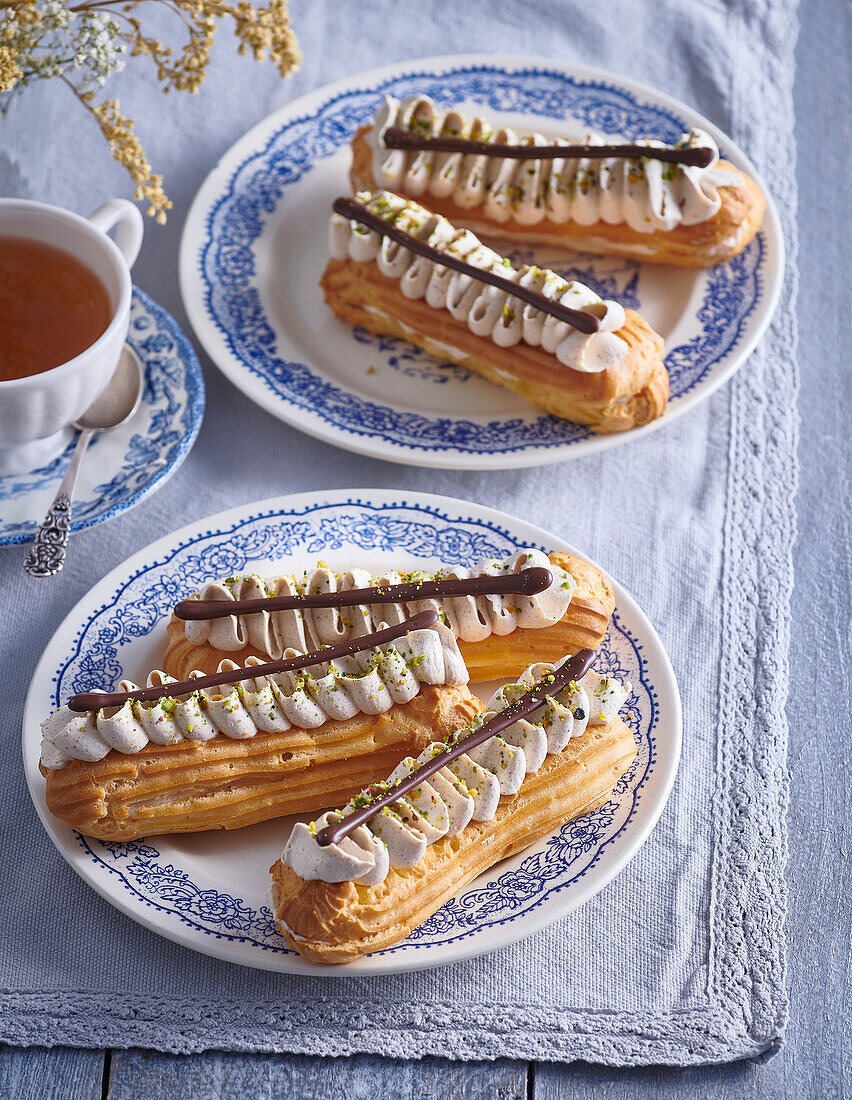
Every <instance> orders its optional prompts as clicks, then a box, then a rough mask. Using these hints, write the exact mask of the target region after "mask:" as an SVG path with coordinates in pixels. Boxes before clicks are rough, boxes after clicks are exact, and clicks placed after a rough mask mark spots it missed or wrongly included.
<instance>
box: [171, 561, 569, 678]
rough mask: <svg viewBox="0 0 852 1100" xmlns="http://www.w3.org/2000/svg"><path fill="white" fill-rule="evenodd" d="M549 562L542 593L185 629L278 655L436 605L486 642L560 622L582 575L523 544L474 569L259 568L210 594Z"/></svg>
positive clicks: (461, 632) (336, 585)
mask: <svg viewBox="0 0 852 1100" xmlns="http://www.w3.org/2000/svg"><path fill="white" fill-rule="evenodd" d="M534 566H543V567H545V568H547V569H549V570H550V571H551V573H552V574H553V583H552V584H551V585H550V587H549V588H546V589H545V590H544V591H543V592H539V593H538V595H536V596H529V597H527V596H516V595H506V596H499V595H498V596H453V597H447V598H445V599H442V600H413V601H409V602H407V603H404V604H403V603H391V604H373V605H372V606H369V605H364V604H359V605H357V606H355V607H324V608H310V609H306V610H304V611H300V610H293V611H273V612H269V611H260V612H255V613H253V614H250V615H230V616H228V617H227V618H222V619H205V620H198V621H194V622H193V621H187V622H186V623H185V625H184V631H185V634H186V637H187V638H188V639H189V641H191V642H193V643H195V644H202V643H204V642H207V643H209V644H210V645H211V646H212V647H213V648H214V649H218V650H221V651H222V652H224V653H235V652H238V651H239V650H241V649H245V647H246V646H252V647H253V648H254V649H256V650H257V651H258V652H260V653H266V654H267V655H268V656H269V657H271V658H272V659H273V660H278V659H279V658H280V657H281V656H282V655H283V654H284V652H285V650H287V649H295V650H296V651H297V652H299V653H310V652H311V651H313V650H315V649H319V648H320V647H321V646H324V645H338V644H339V643H341V642H347V641H350V640H351V639H353V638H360V637H362V636H363V635H364V634H369V633H370V632H371V631H373V630H376V629H377V624H378V623H379V622H380V621H381V622H385V623H387V624H388V625H389V626H396V625H397V623H401V622H402V621H403V620H404V619H407V618H410V617H411V616H412V615H416V614H417V612H418V611H436V612H437V613H438V615H439V616H440V617H441V621H442V622H443V623H445V624H446V626H447V627H449V629H450V630H451V631H452V633H453V635H454V636H455V637H456V638H461V639H462V641H465V642H477V641H482V640H483V639H484V638H487V637H489V635H491V634H497V635H500V636H503V635H506V634H511V633H512V632H513V631H514V630H517V629H518V628H519V627H521V628H524V629H528V630H529V629H536V628H540V627H546V626H552V625H553V624H554V623H558V622H559V620H560V619H561V618H562V616H563V615H564V614H565V612H566V611H567V610H568V605H569V604H570V602H571V596H572V594H573V592H574V590H575V588H576V587H577V584H576V581H575V580H574V578H573V577H572V576H571V574H570V573H567V572H566V571H565V570H564V569H560V568H558V567H557V566H554V565H553V564H552V563H551V562H550V560H549V559H548V557H547V555H546V554H543V553H542V552H541V550H536V549H534V548H528V549H524V550H518V551H517V552H516V553H515V554H512V556H511V557H509V558H506V559H505V560H503V561H500V560H498V559H496V558H484V559H483V560H482V561H479V562H477V564H476V565H474V566H473V568H472V569H465V568H464V567H462V566H453V567H451V568H446V569H442V570H441V571H440V573H439V574H436V573H406V574H405V575H403V574H401V573H397V572H394V571H388V572H387V573H383V574H382V575H381V576H380V577H374V576H372V575H371V574H370V573H368V572H367V570H366V569H350V570H348V571H347V572H345V573H335V572H334V571H333V570H331V569H328V568H326V567H325V566H318V567H317V568H316V569H312V570H310V571H308V572H306V573H305V574H303V576H302V577H300V578H297V577H296V576H294V575H293V574H285V575H283V576H279V577H271V578H267V579H264V578H263V577H260V576H258V575H257V574H254V573H252V574H249V575H248V576H240V577H229V578H228V579H227V580H224V581H217V582H216V583H214V584H208V585H206V586H205V587H204V588H203V589H202V590H201V591H200V592H199V598H200V599H202V600H231V601H233V600H252V599H263V598H264V597H269V596H296V595H304V594H306V593H307V594H312V593H325V592H339V591H349V590H350V589H353V588H371V587H374V586H378V585H393V584H402V583H404V582H406V581H433V580H436V579H438V578H439V577H440V578H441V579H450V578H454V577H457V578H459V579H464V578H467V577H479V576H497V577H502V576H505V575H506V573H509V572H512V573H517V572H519V571H520V570H522V569H529V568H532V567H534Z"/></svg>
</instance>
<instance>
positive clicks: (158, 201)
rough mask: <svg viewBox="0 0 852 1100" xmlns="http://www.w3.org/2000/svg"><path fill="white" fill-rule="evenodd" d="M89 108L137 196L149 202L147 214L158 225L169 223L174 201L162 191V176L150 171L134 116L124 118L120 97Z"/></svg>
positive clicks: (135, 196)
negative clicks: (119, 105) (169, 213)
mask: <svg viewBox="0 0 852 1100" xmlns="http://www.w3.org/2000/svg"><path fill="white" fill-rule="evenodd" d="M90 110H91V111H92V114H93V115H94V116H95V118H96V119H97V120H98V125H99V126H100V128H101V133H102V134H103V135H104V137H105V138H106V139H107V141H108V142H109V149H110V152H111V153H112V155H113V156H114V157H115V159H116V160H117V161H118V163H119V164H123V165H124V167H125V168H126V169H127V171H128V172H129V173H130V178H131V179H132V180H133V182H134V183H135V184H136V194H135V195H134V198H136V199H145V200H146V201H147V202H148V204H149V205H148V213H149V214H151V215H152V216H153V217H155V218H156V219H157V222H158V224H159V225H165V224H166V211H167V210H171V208H172V203H171V200H170V199H169V198H168V197H167V195H166V193H165V191H163V177H162V176H158V175H157V174H156V173H154V172H152V171H151V165H150V164H149V163H148V158H147V157H146V156H145V150H144V149H143V148H142V145H141V143H140V141H139V138H138V137H136V135H135V134H134V133H133V126H134V122H133V119H132V118H125V117H124V116H123V115H122V114H120V113H119V110H118V100H117V99H108V100H107V101H106V103H100V104H99V105H98V106H97V107H91V108H90Z"/></svg>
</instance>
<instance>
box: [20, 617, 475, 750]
mask: <svg viewBox="0 0 852 1100" xmlns="http://www.w3.org/2000/svg"><path fill="white" fill-rule="evenodd" d="M285 656H294V657H295V656H297V653H296V652H295V650H293V651H289V652H288V653H286V654H285ZM260 664H262V662H261V661H259V660H258V658H256V657H250V658H249V659H248V661H247V662H246V664H245V667H246V668H247V669H248V668H251V667H252V666H255V667H256V666H258V665H260ZM239 667H240V666H239V665H237V664H235V663H234V662H233V661H230V660H225V661H222V662H221V663H220V665H219V671H230V670H231V669H236V668H239ZM201 675H202V673H200V672H194V673H192V674H191V678H192V679H195V678H198V677H200V676H201ZM467 681H468V673H467V668H466V667H465V664H464V661H463V660H462V656H461V653H459V648H458V645H457V644H456V640H455V637H454V636H453V633H452V631H451V630H449V629H448V628H447V627H445V626H443V625H442V624H441V623H438V624H436V626H435V627H433V628H430V629H429V630H412V631H409V632H408V633H407V634H405V635H404V636H403V637H402V638H399V639H397V640H396V641H395V642H392V643H387V644H386V645H384V646H380V647H377V648H375V649H367V650H364V651H363V652H361V653H356V654H354V655H353V656H351V657H339V658H337V659H336V660H334V661H329V662H326V663H325V664H318V665H314V666H311V669H310V670H308V669H302V670H299V671H297V672H284V673H280V674H278V675H272V676H257V677H251V678H247V679H245V680H240V681H238V682H237V683H236V684H234V685H223V686H222V687H221V688H208V689H200V690H196V691H193V692H190V693H189V694H187V695H181V696H175V697H173V698H167V697H166V698H162V699H158V700H156V701H155V702H153V703H142V702H138V701H134V702H131V701H128V702H126V703H124V704H123V705H122V706H121V707H118V708H112V709H111V710H108V711H107V710H99V711H89V712H87V713H78V712H76V711H72V710H70V709H69V708H68V707H60V708H59V709H58V710H57V711H55V712H54V713H53V714H52V715H51V716H50V717H49V718H48V719H47V720H46V721H45V722H43V723H42V727H41V728H42V746H41V763H42V764H43V765H44V767H45V768H48V769H50V770H56V769H59V768H62V767H64V766H65V764H67V763H68V761H69V760H91V761H94V760H100V759H102V758H103V757H104V756H106V754H107V753H108V752H110V750H111V749H115V750H116V751H117V752H121V753H127V754H133V753H137V752H140V751H141V750H142V749H144V748H145V746H146V745H147V744H148V743H149V742H151V743H153V744H155V745H176V744H179V743H180V742H182V741H209V740H210V739H211V738H213V737H216V736H218V735H219V734H222V735H224V736H225V737H230V738H232V739H233V740H237V741H241V740H244V739H246V738H250V737H255V736H256V735H257V734H258V733H276V732H283V731H285V730H288V729H291V728H292V727H294V726H296V727H298V728H299V729H316V728H317V727H318V726H322V725H324V724H325V723H326V722H329V721H334V720H336V721H344V720H346V719H347V718H353V717H355V715H356V714H382V713H384V712H385V711H387V710H390V708H391V707H392V706H393V705H394V704H400V703H408V702H410V701H411V700H412V699H413V698H414V696H415V695H417V694H418V692H419V691H420V685H421V684H433V685H439V684H447V685H453V684H466V683H467ZM173 682H174V680H173V678H172V677H170V676H168V675H166V673H164V672H160V671H155V672H152V673H151V674H150V675H149V676H148V684H147V686H148V687H159V686H162V685H164V684H168V683H173ZM136 689H137V685H136V684H134V683H133V682H132V681H130V680H122V681H121V689H120V690H121V691H136Z"/></svg>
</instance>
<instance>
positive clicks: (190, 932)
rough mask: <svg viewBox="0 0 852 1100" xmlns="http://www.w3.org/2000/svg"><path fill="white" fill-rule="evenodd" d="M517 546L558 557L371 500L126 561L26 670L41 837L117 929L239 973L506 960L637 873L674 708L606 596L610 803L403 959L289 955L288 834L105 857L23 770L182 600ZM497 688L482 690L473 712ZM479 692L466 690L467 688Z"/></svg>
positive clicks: (186, 540) (536, 852) (522, 533)
mask: <svg viewBox="0 0 852 1100" xmlns="http://www.w3.org/2000/svg"><path fill="white" fill-rule="evenodd" d="M520 546H540V547H541V548H542V549H547V550H570V549H571V548H570V547H569V546H567V544H565V543H564V542H563V541H562V540H561V539H558V538H556V537H554V536H552V535H550V534H548V533H547V532H546V531H543V530H542V529H541V528H538V527H534V526H532V525H531V524H529V523H526V522H524V521H522V520H518V519H514V518H512V517H510V516H507V515H505V514H504V513H502V512H496V511H493V510H492V509H488V508H484V507H482V506H480V505H478V504H470V503H467V502H465V501H459V500H452V499H449V498H446V497H439V496H432V495H429V494H412V495H411V496H409V497H408V498H407V499H404V500H400V499H399V494H397V493H392V492H384V491H380V490H364V491H360V492H357V491H356V492H352V493H349V494H348V493H346V492H332V493H323V494H308V493H305V494H300V495H298V496H291V497H283V498H279V499H277V500H270V501H264V502H262V503H259V504H252V505H247V506H241V507H239V508H233V509H231V510H229V511H227V512H222V513H220V514H219V515H216V516H212V517H210V518H209V519H207V520H205V521H203V522H200V523H195V524H192V525H190V526H188V527H184V528H183V529H182V530H180V531H176V532H175V533H174V534H172V535H169V536H167V537H166V538H164V539H160V540H159V541H158V542H156V543H153V544H152V545H151V546H149V547H147V548H146V549H145V550H142V551H141V552H140V553H138V554H136V555H134V556H133V557H132V558H130V559H128V561H126V562H125V563H124V564H123V565H121V566H119V567H118V568H117V569H115V570H113V572H112V573H110V574H109V576H107V577H105V578H104V579H103V580H102V581H101V582H100V583H99V584H97V585H96V586H95V587H94V588H93V589H92V590H91V592H89V594H88V595H87V596H86V597H85V598H84V599H83V600H81V601H80V603H78V604H77V606H76V607H75V608H74V610H73V611H72V612H71V613H70V615H69V616H68V617H67V619H66V620H65V622H64V623H63V624H62V625H61V626H60V628H59V629H58V630H57V632H56V634H55V635H54V636H53V638H52V640H51V642H50V644H49V645H48V647H47V649H46V650H45V653H44V655H43V657H42V659H41V661H40V662H39V665H38V668H37V669H36V672H35V675H34V677H33V681H32V684H31V685H30V690H29V692H28V695H27V703H26V709H25V713H24V723H23V754H24V767H25V771H26V775H27V782H28V784H29V789H30V793H31V795H32V798H33V801H34V803H35V806H36V809H37V810H38V813H39V815H40V817H41V820H42V822H43V824H44V827H45V829H46V830H47V832H48V834H49V835H50V837H51V839H52V840H53V842H54V844H55V845H56V847H57V848H58V850H59V852H60V853H61V854H62V856H63V857H64V858H65V859H66V860H67V861H68V863H69V864H70V865H71V866H72V867H73V868H74V870H75V871H77V873H78V874H79V875H80V876H81V877H82V878H83V879H84V880H85V881H86V882H87V883H88V884H89V885H90V886H92V887H93V888H94V889H95V890H97V891H98V892H99V893H100V894H102V895H103V896H104V897H105V898H106V899H107V900H108V901H109V902H111V903H112V904H113V905H114V906H115V907H116V908H118V909H120V910H121V911H122V912H123V913H125V914H127V915H128V916H130V917H132V918H133V919H134V920H136V921H138V922H139V923H140V924H143V925H145V926H146V927H148V928H151V929H152V930H153V931H155V932H157V933H159V934H160V935H163V936H166V937H167V938H169V939H172V940H175V941H176V942H178V943H181V944H183V945H184V946H186V947H191V948H194V949H195V950H197V951H201V952H204V953H206V954H209V955H214V956H216V957H218V958H223V959H226V960H228V961H230V962H235V963H241V964H243V965H246V966H256V967H262V968H264V969H268V970H278V971H289V972H299V973H316V974H322V975H324V976H329V975H342V974H346V975H352V974H355V975H366V974H380V973H398V972H402V971H406V970H420V969H425V968H428V967H433V966H442V965H445V964H447V963H451V962H456V961H458V960H461V959H466V958H471V957H474V956H476V955H481V954H483V953H485V952H488V951H492V950H494V949H495V948H498V947H502V946H505V945H507V944H511V943H513V942H515V941H516V940H519V939H522V938H524V937H526V936H529V935H532V934H533V933H534V932H536V931H538V930H539V929H541V928H544V927H545V926H547V925H549V924H551V923H553V922H554V921H555V920H558V919H559V918H560V917H562V916H564V915H565V914H566V913H569V912H571V910H573V909H575V908H576V907H577V906H579V905H581V904H583V902H585V901H586V900H588V899H589V898H590V897H592V896H593V895H594V894H596V893H597V892H598V891H599V890H601V889H602V888H603V887H604V886H605V885H606V883H607V882H609V881H610V879H612V878H613V877H614V876H615V875H616V874H617V873H618V872H619V871H620V870H621V869H622V868H623V867H624V866H625V865H626V864H627V862H628V861H629V860H630V859H631V858H632V857H633V856H634V855H635V853H636V852H637V851H638V849H639V848H640V847H641V845H642V844H643V843H644V841H645V839H646V838H647V836H648V834H649V833H650V831H651V829H652V828H653V827H654V824H655V823H656V821H657V818H658V817H659V815H660V813H661V812H662V809H663V806H664V805H665V803H666V801H667V799H668V796H669V792H670V790H671V786H672V783H673V781H674V776H675V772H676V770H677V765H678V760H679V757H680V742H681V711H680V697H679V695H678V689H677V684H676V683H675V679H674V674H673V672H672V668H671V664H670V662H669V659H668V657H667V655H666V653H665V650H664V649H663V646H662V643H661V642H660V639H659V637H658V636H657V634H656V632H655V631H654V629H653V627H652V626H651V624H650V623H649V622H648V620H647V619H646V618H645V616H644V615H643V613H642V612H641V611H640V610H639V608H638V607H637V606H636V604H635V603H634V602H633V600H632V599H631V598H630V596H629V595H628V594H627V593H626V592H625V591H624V590H623V589H622V588H621V587H620V586H619V585H617V584H616V585H615V586H614V587H615V598H616V614H615V616H614V618H613V621H612V624H611V627H610V630H609V632H608V634H607V636H606V638H605V639H604V643H603V645H602V647H601V649H600V655H599V657H598V661H597V667H598V668H599V669H600V670H601V671H606V672H608V673H609V674H611V675H614V676H618V677H619V678H621V679H623V680H630V682H631V683H632V685H633V691H632V694H631V695H630V698H629V700H628V703H627V712H626V714H625V720H626V721H628V723H629V724H630V725H631V727H632V729H633V733H634V736H635V738H636V743H637V746H638V750H639V751H638V755H637V758H636V761H635V763H634V764H633V766H632V767H631V769H630V770H629V771H628V772H627V773H626V774H625V776H624V777H623V778H622V780H621V781H620V783H619V784H618V787H617V788H616V790H615V792H614V794H613V797H612V798H610V799H609V800H608V801H607V802H606V804H605V805H603V806H601V807H600V809H598V810H596V811H595V812H594V813H592V814H589V815H587V816H586V817H583V818H580V819H578V820H577V821H574V822H571V823H569V824H568V825H565V826H564V827H563V828H561V829H558V830H556V831H555V832H553V833H552V834H551V835H550V836H547V837H545V838H543V839H542V840H540V841H539V842H537V843H535V844H533V845H532V846H531V847H530V848H528V849H527V850H526V851H525V852H522V853H520V854H519V855H518V856H515V857H514V858H512V859H509V860H505V861H504V862H503V863H501V864H499V865H497V866H496V867H494V868H492V869H491V870H490V871H488V872H486V873H485V874H483V875H481V876H480V877H479V879H477V880H476V881H475V882H473V883H471V885H470V886H468V887H466V888H465V889H464V890H462V891H461V892H460V893H459V894H458V895H457V897H456V898H454V899H453V900H452V901H450V902H448V903H447V904H446V905H444V906H443V907H442V908H441V909H440V910H439V911H438V912H437V913H435V914H434V915H433V916H432V917H431V918H429V920H427V921H426V922H425V923H424V924H423V925H421V926H420V927H419V928H417V929H416V930H415V931H414V932H413V933H412V935H411V936H409V938H408V939H407V940H405V941H404V942H403V943H401V944H398V945H397V946H395V947H391V948H389V949H388V950H386V951H382V952H379V953H377V954H375V955H372V956H370V957H368V958H366V959H363V960H361V961H359V962H357V963H354V964H350V965H348V966H346V967H343V968H328V967H320V966H315V965H312V964H309V963H306V962H304V961H303V960H302V959H301V958H300V957H299V956H298V955H296V954H295V953H294V952H292V951H290V950H289V949H288V948H287V947H286V945H285V944H284V942H283V941H282V939H281V938H280V936H279V935H278V932H277V931H276V928H275V924H274V921H273V919H272V914H271V912H270V910H269V907H268V903H267V900H266V892H267V886H268V883H269V874H268V868H269V867H270V865H271V864H272V863H273V862H274V861H275V860H276V859H277V858H278V856H279V855H280V854H281V850H282V847H283V844H284V841H285V840H286V837H287V835H288V830H289V824H290V822H291V821H292V819H282V820H279V821H270V822H266V823H264V824H261V825H254V826H251V827H249V828H246V829H237V830H235V831H233V832H221V831H216V832H211V833H198V834H195V835H187V836H175V837H152V838H151V839H149V840H146V841H139V842H133V843H122V844H117V843H103V842H100V841H96V840H91V839H88V838H86V837H83V836H81V835H80V834H78V833H75V832H74V831H73V830H71V829H70V828H68V827H67V826H66V825H63V824H62V823H61V822H60V821H57V820H56V818H54V817H53V816H52V815H51V814H50V812H49V811H48V809H47V806H46V804H45V797H44V780H43V778H42V776H41V774H40V772H39V769H38V759H39V748H40V729H39V726H40V723H41V721H42V720H43V719H44V718H45V716H46V715H47V714H48V713H49V712H50V711H51V710H52V709H53V708H55V707H56V705H57V704H58V703H59V702H60V701H64V700H66V699H67V698H68V697H69V696H70V695H72V694H74V693H75V692H77V691H88V690H92V689H94V688H98V687H100V688H103V687H109V685H115V684H117V682H118V680H119V679H120V678H121V677H122V675H128V676H130V677H131V678H133V679H135V680H137V681H142V680H144V677H145V675H146V674H147V672H148V671H149V670H150V669H151V668H153V667H155V665H156V662H157V660H158V659H159V658H160V657H161V655H162V652H163V649H164V648H165V639H166V623H167V622H168V619H169V616H170V613H171V609H172V607H173V606H174V604H175V603H176V601H177V600H178V599H180V598H181V596H183V595H185V594H186V593H187V592H190V591H192V590H193V589H194V588H197V587H198V586H199V585H200V584H201V583H202V582H203V581H205V580H208V579H212V578H214V577H223V576H226V575H229V574H231V573H237V572H242V571H256V572H260V573H264V572H269V573H272V572H274V571H275V570H276V569H280V568H284V569H302V568H304V567H306V566H308V565H309V564H311V563H312V562H314V561H316V560H317V558H318V557H321V558H322V559H323V560H324V561H327V562H329V563H330V565H331V566H332V568H340V569H342V568H345V567H350V566H352V565H361V566H364V567H365V568H367V569H372V570H373V571H375V572H380V571H381V570H383V569H387V568H389V567H391V566H392V565H393V566H396V567H399V568H401V569H416V568H421V569H429V568H434V567H435V566H437V565H438V564H439V563H440V562H445V563H448V564H451V565H460V564H467V565H469V564H472V563H473V562H474V561H476V560H477V559H479V558H481V557H483V556H489V555H496V556H503V555H505V554H509V553H511V552H512V551H514V550H515V549H517V548H518V547H520ZM493 686H494V685H481V688H482V694H483V695H484V696H485V697H486V698H487V697H488V695H489V694H490V690H491V689H492V688H493ZM478 687H480V685H478Z"/></svg>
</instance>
